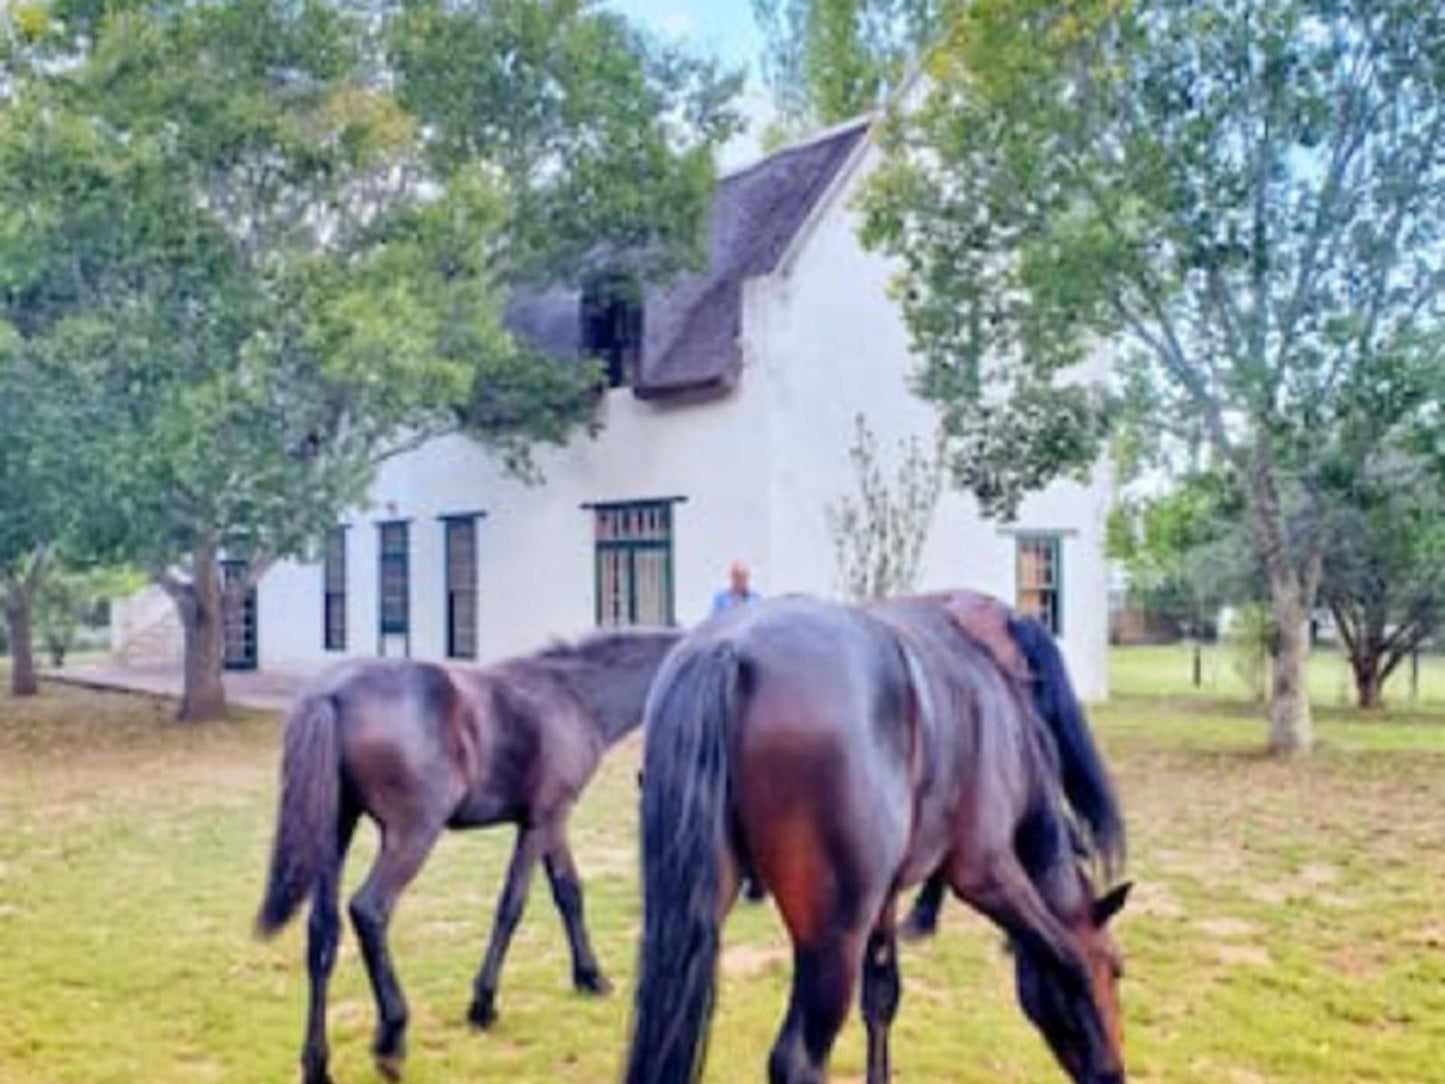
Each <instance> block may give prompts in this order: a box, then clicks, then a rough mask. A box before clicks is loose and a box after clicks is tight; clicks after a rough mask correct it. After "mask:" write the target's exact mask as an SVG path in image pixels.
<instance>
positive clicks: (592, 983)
mask: <svg viewBox="0 0 1445 1084" xmlns="http://www.w3.org/2000/svg"><path fill="white" fill-rule="evenodd" d="M572 985H574V986H575V987H577V989H578V990H579V991H581V992H582V993H584V994H596V995H597V996H598V997H604V996H606V995H607V994H610V993H612V983H611V981H610V980H609V979H608V978H607V976H606V975H604V974H602V972H600V971H578V972H577V973H576V974H574V975H573V976H572Z"/></svg>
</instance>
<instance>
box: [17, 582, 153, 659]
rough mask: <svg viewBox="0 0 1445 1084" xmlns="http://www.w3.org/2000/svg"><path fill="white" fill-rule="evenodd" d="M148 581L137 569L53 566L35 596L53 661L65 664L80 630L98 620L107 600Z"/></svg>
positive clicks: (38, 625) (43, 637) (38, 628)
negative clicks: (83, 568)
mask: <svg viewBox="0 0 1445 1084" xmlns="http://www.w3.org/2000/svg"><path fill="white" fill-rule="evenodd" d="M145 582H146V577H145V574H144V573H142V572H137V571H136V570H134V569H126V568H90V569H85V570H75V569H69V568H64V567H61V568H53V569H51V570H50V572H49V573H48V574H47V575H46V577H45V583H44V585H43V586H42V587H41V588H40V592H39V594H38V595H37V597H36V600H35V625H36V631H37V632H38V633H39V635H40V641H41V645H42V647H43V648H44V649H45V652H46V654H48V655H49V656H50V663H51V665H52V666H63V665H64V664H65V656H66V655H67V654H69V653H70V650H71V648H73V647H74V646H75V639H76V633H77V632H78V631H79V630H80V629H81V628H82V627H84V626H85V625H87V624H90V623H91V622H92V621H93V620H94V617H95V614H96V612H97V611H98V610H99V609H100V608H101V607H102V606H103V604H104V603H105V602H107V601H108V600H110V599H115V598H124V597H125V596H127V595H130V594H132V593H134V592H136V591H138V590H140V589H141V588H142V587H143V586H145Z"/></svg>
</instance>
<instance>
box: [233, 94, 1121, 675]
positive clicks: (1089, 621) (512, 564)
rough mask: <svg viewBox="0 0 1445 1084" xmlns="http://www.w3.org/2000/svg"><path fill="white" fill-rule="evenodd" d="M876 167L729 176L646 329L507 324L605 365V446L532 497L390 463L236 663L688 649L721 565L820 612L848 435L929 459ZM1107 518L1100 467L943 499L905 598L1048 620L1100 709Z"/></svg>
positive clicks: (789, 167) (842, 135)
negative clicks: (959, 596) (809, 602)
mask: <svg viewBox="0 0 1445 1084" xmlns="http://www.w3.org/2000/svg"><path fill="white" fill-rule="evenodd" d="M877 154H878V151H877V148H876V146H875V142H874V140H873V138H872V127H871V123H870V122H869V121H868V120H860V121H857V122H854V123H851V124H846V125H842V126H840V127H838V128H835V129H833V130H831V131H829V132H826V133H824V134H822V135H820V136H818V137H817V138H815V139H813V140H810V141H808V142H806V143H803V144H799V145H797V146H793V147H789V148H786V149H784V150H781V151H779V152H777V153H775V154H773V155H771V156H769V157H767V158H765V159H763V160H762V161H760V162H758V163H756V164H755V165H753V166H751V167H750V168H747V169H743V170H740V171H737V172H734V173H732V174H729V175H727V176H725V177H724V178H722V179H721V180H720V182H719V185H718V189H717V192H716V196H715V199H714V204H713V209H712V217H711V221H710V234H709V259H708V266H707V267H706V269H705V270H704V271H702V272H700V273H697V274H693V275H689V276H686V277H684V278H683V279H681V280H679V281H676V282H673V283H671V284H669V285H668V286H667V287H665V288H662V289H656V290H651V291H648V292H646V293H645V294H644V296H643V298H642V302H641V305H640V312H638V311H637V306H635V305H633V306H631V307H627V306H626V305H625V303H623V302H608V303H606V304H604V305H601V306H599V305H597V304H594V303H592V299H590V298H584V297H582V296H580V295H579V294H578V293H575V292H566V291H552V292H548V293H543V294H539V295H536V296H530V297H524V298H519V299H518V300H517V301H516V302H515V303H514V304H513V306H512V308H511V312H510V314H509V317H510V322H511V325H512V327H513V330H514V332H515V333H516V334H518V335H521V336H524V337H526V338H529V339H531V340H532V341H534V342H536V343H537V344H538V345H541V346H544V347H547V348H549V349H551V350H553V351H556V352H562V353H576V352H581V351H583V350H589V351H594V352H597V353H600V354H602V355H603V356H604V357H605V358H606V359H607V361H608V365H609V370H610V374H611V378H612V383H613V384H614V385H615V386H614V387H612V388H611V390H610V391H608V392H607V393H606V395H605V396H604V397H603V398H602V400H601V402H600V403H599V406H598V410H599V411H600V414H601V417H600V420H601V422H602V429H601V432H600V435H598V436H597V437H596V438H595V439H589V438H588V437H586V436H585V435H579V436H578V437H577V438H576V439H575V440H573V441H572V442H571V443H570V444H569V445H568V446H567V447H565V448H563V449H556V450H553V449H548V450H544V451H542V452H540V453H539V457H538V463H539V465H540V467H541V469H542V472H543V475H544V477H545V482H544V484H541V485H536V486H528V485H526V484H524V483H522V482H520V481H518V480H517V479H516V478H514V477H512V476H510V475H509V474H508V473H507V472H506V471H505V470H504V468H503V467H502V466H501V464H500V463H499V461H498V460H497V459H495V458H494V457H493V455H492V454H491V453H489V452H488V451H487V450H486V449H485V448H483V447H482V446H481V445H479V444H477V443H476V442H474V441H471V440H469V439H467V438H465V437H462V436H451V437H446V438H441V439H437V440H435V441H432V442H431V443H429V444H426V445H424V446H422V447H420V448H418V449H416V450H415V451H412V452H409V453H407V454H405V455H402V456H400V457H398V458H396V459H394V460H391V461H389V462H388V463H386V464H385V465H384V467H383V468H382V470H381V471H380V474H379V476H378V478H377V480H376V484H375V487H374V489H373V491H372V494H371V501H370V503H369V506H368V507H366V508H364V509H359V510H357V511H356V512H355V513H354V514H352V515H351V516H349V517H348V518H347V519H346V521H345V522H344V523H342V524H340V525H338V527H337V528H336V530H335V532H334V533H333V535H332V537H331V539H330V540H329V542H328V544H327V545H326V547H325V553H324V555H323V558H322V559H321V560H319V561H317V562H316V563H299V562H293V563H288V564H283V565H280V566H278V567H276V568H275V569H273V570H272V571H271V572H269V573H268V574H267V575H266V577H265V578H264V579H263V581H262V582H261V584H260V587H259V589H258V592H257V595H256V598H255V600H254V609H253V610H252V611H251V612H249V613H248V614H247V615H245V618H244V620H243V619H241V618H240V617H238V619H237V620H236V621H234V622H232V625H233V627H234V630H235V636H234V643H233V645H232V654H233V660H234V661H235V662H236V663H238V664H240V665H246V664H251V665H255V664H259V665H260V666H261V667H262V668H274V669H280V670H304V669H311V668H314V667H317V666H320V665H323V664H325V663H326V662H327V661H329V660H333V659H337V658H341V657H344V656H348V655H360V656H366V655H378V654H387V655H392V654H410V655H412V656H414V657H419V658H428V659H437V660H447V659H478V660H482V661H486V660H490V659H494V658H498V657H501V656H504V655H508V654H513V653H516V652H519V651H525V650H530V649H532V648H534V647H537V646H539V645H540V644H542V643H544V642H546V641H547V640H548V639H550V638H552V637H556V636H569V635H575V634H577V633H579V632H582V631H584V630H586V629H588V628H590V627H593V626H595V625H598V624H603V625H615V624H627V623H633V622H637V623H649V622H658V621H676V622H679V623H682V624H690V623H693V622H696V621H698V620H700V619H702V618H703V617H704V616H705V615H706V613H707V607H708V604H709V600H710V599H711V596H712V595H713V593H714V592H715V591H717V590H718V589H719V588H721V587H722V586H724V582H725V578H726V574H727V569H728V566H729V564H730V563H731V562H732V561H733V560H734V559H742V560H744V561H746V562H747V563H748V564H749V565H750V566H751V567H752V569H753V578H754V585H755V587H756V588H758V589H759V590H761V591H762V592H763V593H764V594H768V593H781V592H795V591H801V592H809V593H815V594H823V595H829V594H834V593H836V590H837V572H836V567H835V558H834V547H833V540H832V536H831V533H830V531H829V527H828V524H827V520H826V516H825V509H826V507H827V506H828V505H829V504H830V503H831V502H833V501H836V500H837V499H838V498H839V497H841V496H844V495H847V494H850V493H852V492H853V491H854V487H855V485H856V482H855V474H854V470H853V467H852V464H851V463H850V462H849V459H848V448H849V445H850V442H851V440H852V436H853V427H854V419H855V417H856V416H857V415H858V414H859V413H862V414H863V415H864V416H865V417H866V419H867V421H868V424H869V425H870V427H871V428H872V429H873V431H874V432H875V433H876V434H877V435H878V437H879V444H880V448H882V449H884V450H892V449H893V448H894V447H895V446H896V443H897V438H900V437H906V436H908V435H910V434H917V435H918V436H920V437H922V438H924V439H925V440H927V439H928V438H929V435H930V434H931V433H932V431H933V427H934V421H935V415H934V411H933V408H932V407H930V406H929V405H928V404H926V403H924V402H922V401H921V400H919V399H917V398H916V397H915V396H914V395H913V394H912V392H911V391H910V388H909V377H910V374H911V372H912V370H913V368H914V365H915V362H914V359H913V358H912V357H911V356H910V351H909V345H908V336H907V331H906V329H905V327H904V324H903V320H902V315H901V313H900V311H899V309H898V307H897V305H896V303H895V302H894V301H892V300H891V299H890V297H889V294H888V289H887V287H888V282H889V279H890V277H891V275H892V274H893V271H894V267H893V266H892V265H891V264H890V262H889V261H888V260H887V259H886V258H885V257H883V256H881V255H879V254H877V253H874V252H869V251H866V250H865V249H864V248H863V246H862V244H861V243H860V241H859V240H858V218H857V214H856V211H855V209H854V204H855V200H854V197H855V195H856V194H857V192H858V190H859V186H860V184H861V183H862V181H863V179H864V178H865V177H866V176H867V175H868V173H869V171H870V170H871V169H872V168H873V166H874V165H875V162H876V155H877ZM1095 366H1096V367H1097V371H1096V373H1094V374H1093V375H1095V376H1098V377H1102V376H1103V374H1104V362H1103V360H1102V359H1099V360H1098V361H1097V362H1096V363H1095ZM1085 375H1086V377H1087V376H1088V375H1089V374H1085ZM1110 496H1111V481H1110V478H1109V475H1108V471H1107V468H1106V466H1105V465H1103V464H1101V465H1100V467H1099V468H1098V469H1097V470H1096V472H1095V474H1094V478H1093V481H1092V482H1091V484H1089V485H1079V484H1075V483H1070V482H1060V483H1057V484H1055V485H1053V486H1052V487H1050V488H1049V489H1048V490H1046V491H1045V492H1043V493H1040V494H1037V495H1035V496H1033V497H1031V498H1030V499H1028V500H1027V501H1026V502H1025V504H1024V506H1023V507H1022V509H1021V512H1020V516H1019V519H1018V520H1017V522H1016V523H1014V524H1011V525H1009V526H1008V527H1004V526H1002V525H1000V524H999V523H997V522H994V521H988V520H985V519H983V518H981V517H980V515H979V514H978V512H977V509H976V507H975V505H974V502H973V500H972V499H971V498H970V497H967V496H965V495H961V494H957V493H952V492H945V495H944V497H943V499H942V500H941V501H940V504H939V507H938V511H937V514H936V516H935V518H934V522H933V527H932V532H931V535H930V537H929V539H928V541H927V544H926V546H925V549H924V554H923V560H922V567H921V571H920V577H919V584H918V586H919V588H920V589H931V588H939V587H948V586H967V587H975V588H980V589H983V590H987V591H990V592H993V593H995V594H998V595H1000V596H1002V597H1004V598H1006V599H1010V600H1013V601H1015V602H1017V603H1019V604H1020V605H1021V606H1023V607H1025V608H1027V609H1031V610H1036V611H1038V612H1041V613H1042V614H1044V616H1045V617H1046V618H1047V619H1048V620H1049V621H1050V623H1052V624H1053V625H1054V627H1055V628H1056V630H1057V632H1058V633H1059V634H1060V636H1061V637H1062V641H1063V644H1064V648H1065V651H1066V653H1067V656H1068V659H1069V663H1070V666H1071V668H1072V672H1073V674H1074V677H1075V680H1076V682H1077V684H1078V686H1079V688H1080V692H1081V693H1082V694H1083V695H1084V696H1085V697H1086V698H1089V699H1099V698H1102V697H1103V696H1104V695H1106V693H1107V675H1106V648H1107V636H1108V591H1109V578H1108V570H1107V565H1106V562H1105V557H1104V528H1105V519H1106V515H1107V512H1108V506H1109V501H1110Z"/></svg>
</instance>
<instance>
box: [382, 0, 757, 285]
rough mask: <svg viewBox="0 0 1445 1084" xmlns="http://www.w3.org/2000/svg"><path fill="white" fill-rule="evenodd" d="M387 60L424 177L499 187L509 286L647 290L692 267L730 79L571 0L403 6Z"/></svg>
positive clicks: (727, 118) (732, 125)
mask: <svg viewBox="0 0 1445 1084" xmlns="http://www.w3.org/2000/svg"><path fill="white" fill-rule="evenodd" d="M387 48H388V50H389V55H390V57H391V60H392V62H393V64H394V66H395V70H396V72H397V75H398V77H399V78H398V95H399V99H400V101H401V103H402V104H403V105H404V106H405V107H406V108H407V109H408V110H410V112H411V113H412V115H414V116H415V117H416V118H417V119H418V121H419V122H420V123H422V124H424V125H425V126H426V128H427V131H428V133H429V134H428V137H427V141H426V153H427V156H428V160H429V161H430V162H431V163H432V165H433V166H434V167H435V168H437V169H438V170H439V171H440V172H442V173H443V174H448V175H449V174H451V173H452V172H454V171H455V170H456V169H458V168H462V167H465V166H467V165H468V164H469V163H476V162H484V163H486V164H487V166H488V169H489V170H492V171H495V172H496V173H497V174H498V175H499V176H500V181H501V185H502V187H503V188H504V190H505V192H506V193H507V196H508V198H509V202H510V207H511V211H512V216H513V217H512V221H511V223H510V229H511V233H510V235H509V241H510V244H509V245H508V248H507V250H506V251H505V252H504V253H502V254H501V255H502V256H503V258H504V259H505V261H506V264H507V266H508V268H509V271H510V274H512V275H513V276H525V277H532V278H540V279H544V280H547V281H558V280H565V281H571V282H574V283H577V282H581V281H583V280H584V279H585V278H587V277H588V276H589V275H591V274H593V273H596V272H597V271H600V270H606V271H617V270H621V271H624V272H627V273H630V274H631V275H632V276H635V277H638V278H641V279H643V280H647V279H651V278H656V277H658V276H660V275H666V274H668V273H670V272H672V271H674V270H677V269H678V268H679V267H681V266H686V265H689V264H692V263H695V262H696V261H697V260H699V259H701V257H702V247H701V241H702V234H701V232H700V231H699V229H698V220H699V216H700V213H701V211H702V210H703V208H704V207H705V203H706V200H707V198H708V195H709V193H710V191H711V185H712V179H713V168H712V149H713V148H714V147H715V146H717V145H718V144H719V143H721V142H723V141H725V140H726V139H727V138H729V137H730V136H731V135H733V134H734V133H735V132H736V131H737V130H738V128H739V124H740V120H739V117H738V116H737V114H736V113H735V112H734V111H733V110H732V109H731V107H730V104H729V103H730V102H731V100H732V98H733V97H734V96H735V95H736V94H737V92H738V91H739V90H740V89H741V79H742V76H741V74H740V73H736V72H734V73H725V72H722V71H720V70H719V69H718V67H717V65H716V64H715V63H713V62H710V61H703V60H697V59H694V58H691V57H689V56H687V55H686V54H684V53H682V52H680V51H678V50H676V49H672V48H669V47H665V46H659V45H656V44H653V43H650V42H649V41H648V40H646V39H645V38H644V37H643V35H642V34H641V32H640V31H638V30H637V29H636V28H634V27H632V26H630V25H629V24H628V23H627V22H626V21H625V20H623V19H622V18H621V17H620V16H617V15H615V14H612V13H610V12H607V11H605V10H604V9H601V8H600V7H596V6H593V5H591V4H579V3H577V2H576V0H501V2H497V3H487V4H479V3H469V4H460V5H456V4H447V3H443V2H441V0H421V2H418V3H409V4H406V5H404V6H403V7H402V8H401V9H400V11H399V14H398V16H397V18H396V19H395V20H394V22H393V23H392V25H391V26H390V28H389V32H388V36H387Z"/></svg>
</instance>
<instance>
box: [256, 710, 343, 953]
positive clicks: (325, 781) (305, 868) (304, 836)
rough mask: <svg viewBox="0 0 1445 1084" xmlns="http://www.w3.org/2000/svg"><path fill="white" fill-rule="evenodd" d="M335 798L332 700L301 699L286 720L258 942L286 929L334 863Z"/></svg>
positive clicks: (337, 759) (337, 768)
mask: <svg viewBox="0 0 1445 1084" xmlns="http://www.w3.org/2000/svg"><path fill="white" fill-rule="evenodd" d="M340 796H341V755H340V751H339V743H338V741H337V734H336V701H335V700H334V699H333V698H332V697H330V696H314V695H313V696H303V697H302V698H301V700H300V701H299V702H298V703H297V705H296V706H295V708H293V709H292V711H291V716H290V718H288V719H287V720H286V737H285V746H284V749H283V752H282V754H281V797H280V800H279V802H278V805H277V811H276V836H275V841H274V843H273V844H272V848H271V873H270V876H269V877H268V878H267V882H266V896H265V899H264V900H262V902H261V909H260V911H259V912H258V913H257V915H256V932H257V934H258V935H260V936H261V937H270V936H271V935H272V934H274V933H276V932H277V931H278V930H280V929H281V927H282V926H284V925H286V923H287V922H288V921H290V919H291V916H292V915H294V914H295V913H296V908H298V907H299V906H300V905H301V901H302V900H303V899H305V898H306V894H307V893H308V892H310V891H311V889H312V888H313V887H314V886H315V884H316V882H317V880H318V879H319V878H320V877H321V876H322V874H323V873H324V872H325V871H326V870H327V869H328V868H329V867H330V866H331V865H333V864H334V863H335V862H336V861H337V858H338V856H337V854H336V848H337V846H338V840H337V823H338V820H339V817H340V808H339V807H340Z"/></svg>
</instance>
